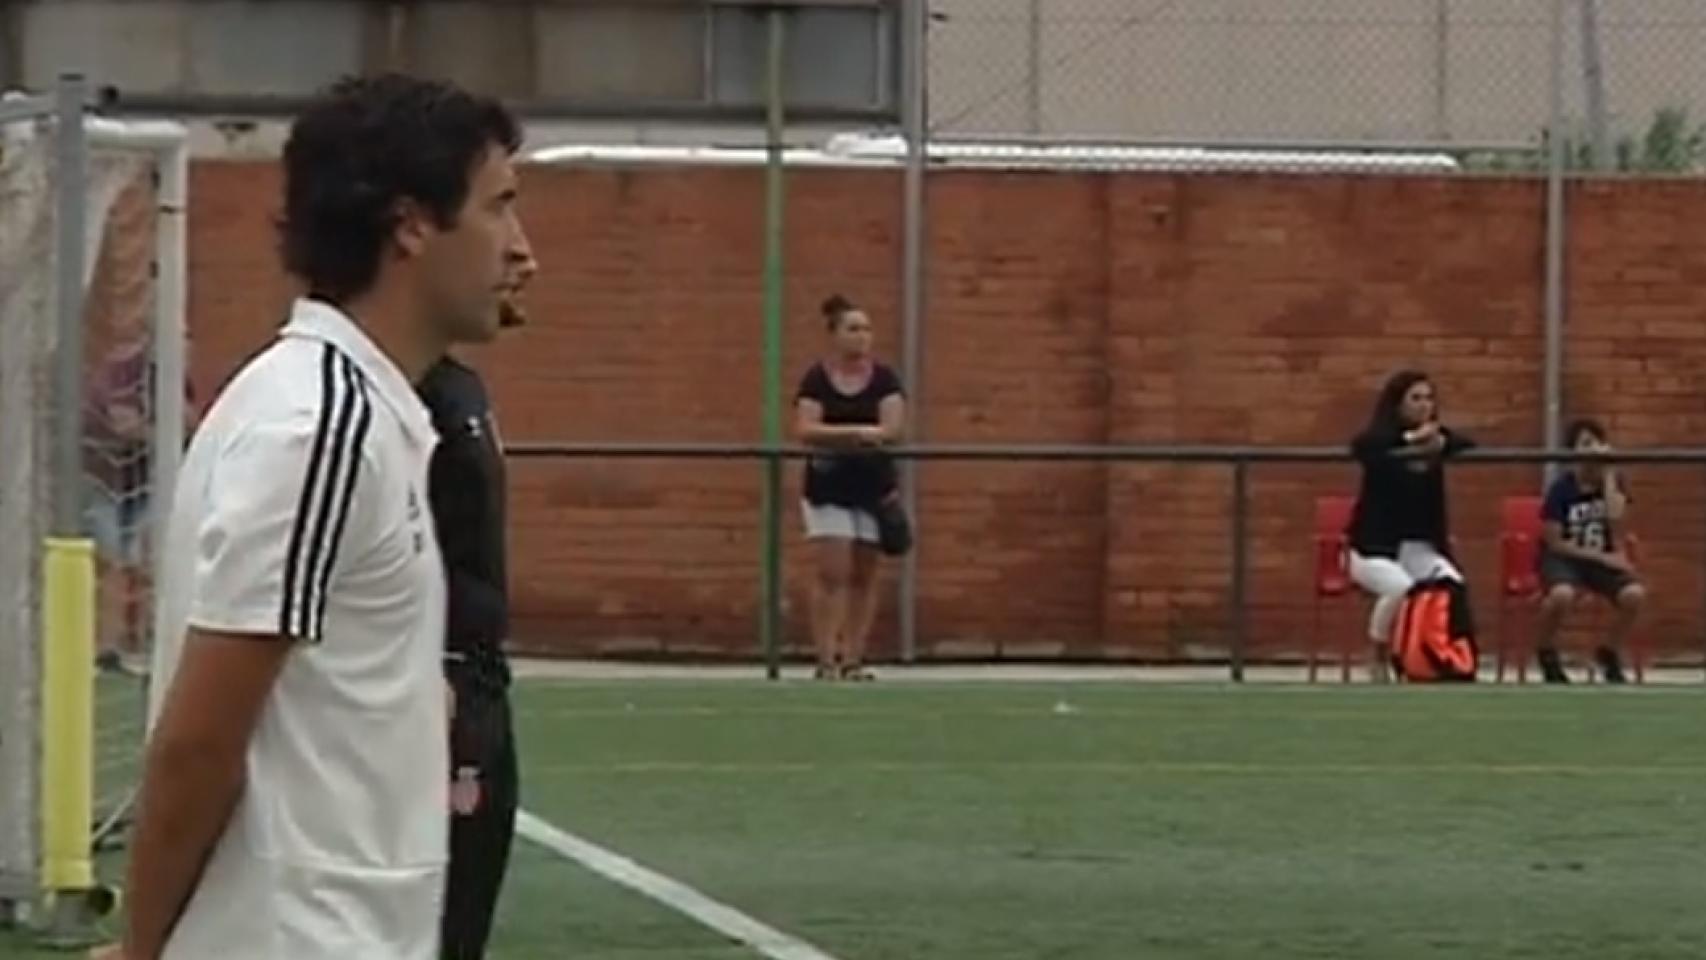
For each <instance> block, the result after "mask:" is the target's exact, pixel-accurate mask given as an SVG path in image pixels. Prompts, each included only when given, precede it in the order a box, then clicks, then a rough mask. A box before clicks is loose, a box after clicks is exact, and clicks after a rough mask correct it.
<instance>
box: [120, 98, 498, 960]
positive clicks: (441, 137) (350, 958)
mask: <svg viewBox="0 0 1706 960" xmlns="http://www.w3.org/2000/svg"><path fill="white" fill-rule="evenodd" d="M519 139H520V134H519V130H518V128H517V125H516V123H515V121H514V120H513V118H511V117H510V115H509V114H508V113H506V112H505V110H504V109H503V108H502V107H501V106H499V105H498V104H497V103H496V102H494V101H491V100H488V99H484V98H480V97H475V96H472V95H470V94H468V93H466V92H463V91H461V90H459V89H457V88H455V87H452V86H449V85H446V84H440V83H433V82H424V81H419V80H413V79H409V78H404V77H396V76H391V77H381V78H374V79H368V80H351V81H345V82H342V83H340V84H338V85H336V86H334V87H333V88H332V89H331V90H330V91H329V92H328V93H327V95H326V96H325V97H324V98H323V99H322V100H321V101H320V102H318V103H317V104H316V105H315V106H313V107H312V108H310V109H309V110H308V111H307V112H305V113H304V114H303V115H302V116H301V117H300V118H298V119H297V121H296V123H295V125H294V126H293V128H292V131H291V136H290V140H289V142H288V144H287V145H286V147H285V151H284V180H285V182H284V194H285V196H284V218H283V221H282V224H281V231H282V239H283V244H282V246H283V251H284V259H285V266H286V267H287V269H289V271H290V272H291V273H292V274H293V275H295V276H296V278H297V279H298V280H299V281H300V282H301V285H302V288H303V289H304V290H305V291H306V292H307V295H306V296H305V297H304V298H303V299H300V300H298V301H297V302H296V303H295V305H294V306H293V308H292V310H291V315H290V318H289V321H288V322H287V324H286V325H285V327H284V329H283V330H282V332H281V333H280V334H279V336H278V338H277V339H276V340H275V341H274V342H273V343H272V345H271V346H269V347H267V348H266V349H265V350H264V351H262V352H261V353H260V354H258V355H257V356H256V357H254V358H253V359H251V360H250V361H249V363H248V364H247V365H246V366H245V367H244V368H243V369H242V370H241V371H240V372H239V373H238V374H237V375H236V376H235V377H234V378H233V380H232V381H231V382H230V383H229V384H228V385H227V387H226V389H225V390H224V392H223V393H222V394H221V395H220V396H219V398H218V400H217V401H216V402H215V403H214V405H213V407H212V409H211V410H210V411H209V412H208V414H207V417H206V419H205V421H204V422H203V424H202V426H201V427H200V429H199V430H198V431H197V432H196V435H195V438H194V441H193V443H192V444H191V446H190V450H189V452H188V454H187V455H186V457H185V461H184V465H183V470H182V472H181V474H180V476H179V480H178V488H177V490H176V491H175V495H174V499H173V503H172V511H171V520H170V522H169V524H168V528H167V531H166V539H165V541H164V543H163V546H164V549H165V556H166V557H168V558H169V562H168V571H167V575H166V577H165V579H164V580H163V582H162V583H161V585H160V594H159V595H160V603H161V604H162V608H163V610H162V612H163V616H164V623H165V624H166V629H165V630H164V631H163V632H162V634H161V635H160V637H159V638H158V644H157V648H156V653H155V662H154V669H155V673H154V676H155V678H156V681H157V682H156V691H157V694H156V699H155V701H154V702H153V703H151V704H150V708H151V709H150V723H151V726H150V736H149V747H148V754H147V761H146V764H147V765H146V771H145V774H144V778H143V788H142V801H141V808H140V819H139V822H138V825H137V832H136V838H135V843H134V849H133V854H132V858H131V863H130V875H129V881H128V884H127V886H128V897H129V909H128V924H127V929H126V933H125V937H124V943H123V945H122V946H121V947H120V948H118V949H117V950H115V951H113V952H112V953H111V954H110V955H112V956H117V957H122V958H125V960H158V958H164V960H434V958H436V956H437V950H436V946H437V935H438V921H439V908H440V898H441V895H442V885H443V871H444V862H445V859H446V837H445V811H446V809H447V804H448V802H449V800H448V794H449V782H450V777H449V770H448V745H447V741H446V737H447V726H446V725H447V721H448V717H447V703H446V693H445V687H444V678H443V670H442V662H441V656H442V653H443V645H444V616H445V602H446V601H445V588H444V581H443V573H442V566H441V561H440V557H439V551H438V545H437V543H436V541H435V539H434V533H433V523H432V517H431V515H430V514H429V512H428V509H427V506H428V505H427V498H426V497H427V489H426V482H427V468H428V463H429V460H430V457H431V455H432V452H433V449H434V446H435V444H436V442H437V436H436V434H435V432H434V430H433V427H432V422H431V420H430V418H429V417H428V415H427V412H426V410H425V409H424V408H423V406H422V405H421V403H420V401H419V400H418V399H416V393H415V389H414V384H415V381H417V380H418V379H419V378H420V377H421V376H422V375H423V374H424V373H425V371H426V370H427V368H428V367H429V366H430V365H431V364H432V363H434V362H435V361H436V360H437V359H438V358H439V357H440V356H442V355H443V354H444V352H445V349H446V348H447V347H448V346H449V345H451V344H453V343H458V342H475V341H483V340H489V339H491V338H492V337H493V336H495V334H496V331H497V329H498V319H499V306H500V303H501V302H502V301H503V300H505V299H506V298H507V297H509V296H510V295H511V294H513V293H514V292H515V288H517V287H518V286H519V285H520V284H521V283H522V281H523V280H524V279H525V277H526V275H527V274H528V273H530V272H531V268H532V256H531V252H530V250H529V249H528V246H527V240H526V237H525V236H524V234H523V232H522V229H521V226H520V223H519V221H518V220H517V218H516V215H515V211H514V201H515V175H514V171H513V170H512V169H511V166H510V157H511V155H512V154H513V152H514V151H515V149H516V148H517V146H518V145H519Z"/></svg>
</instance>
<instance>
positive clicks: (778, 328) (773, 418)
mask: <svg viewBox="0 0 1706 960" xmlns="http://www.w3.org/2000/svg"><path fill="white" fill-rule="evenodd" d="M786 17H787V13H786V12H785V10H784V9H783V8H782V7H780V6H776V7H771V8H770V12H769V21H770V47H769V51H768V56H767V58H766V61H767V63H766V72H765V84H764V87H765V101H766V111H765V115H766V119H767V124H766V133H767V135H766V139H765V146H766V154H767V158H768V159H767V161H766V165H765V178H764V188H765V189H764V390H763V392H764V442H765V444H766V445H767V446H768V447H770V448H772V449H774V448H776V447H780V446H781V445H782V309H783V304H782V299H783V296H784V288H783V283H782V256H783V239H784V238H783V230H784V229H785V221H784V220H783V211H782V204H783V202H784V201H785V199H786V189H785V184H784V179H783V178H784V176H785V171H784V156H783V142H782V137H783V133H784V130H785V123H786V117H785V115H784V109H783V102H782V101H783V95H784V91H783V79H782V71H783V66H784V64H785V62H786V61H785V60H784V58H783V43H784V41H785V37H786V31H787V21H786V19H785V18H786ZM763 499H764V507H763V510H764V518H763V537H762V539H763V557H762V560H761V563H760V574H759V579H760V584H759V594H760V601H761V603H760V605H761V607H762V609H761V610H760V611H759V636H760V638H761V640H762V642H763V645H764V663H765V671H766V674H767V675H768V677H769V678H770V679H771V680H775V679H778V678H779V677H781V675H782V459H781V458H780V457H778V456H775V455H774V454H771V455H769V456H767V457H766V458H765V461H764V498H763Z"/></svg>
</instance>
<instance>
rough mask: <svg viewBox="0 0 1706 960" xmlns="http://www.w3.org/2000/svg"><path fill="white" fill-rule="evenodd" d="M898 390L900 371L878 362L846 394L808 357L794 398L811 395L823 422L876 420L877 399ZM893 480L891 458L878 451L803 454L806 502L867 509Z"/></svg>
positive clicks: (872, 422)
mask: <svg viewBox="0 0 1706 960" xmlns="http://www.w3.org/2000/svg"><path fill="white" fill-rule="evenodd" d="M902 392H903V391H902V390H901V386H900V377H898V376H896V375H895V372H894V371H893V370H891V369H889V368H888V367H886V366H884V365H882V364H880V363H879V364H876V365H875V366H874V367H873V368H872V370H871V378H870V380H868V381H867V382H866V383H865V388H864V389H863V390H860V391H859V392H858V393H852V394H848V393H842V392H841V391H840V390H837V389H836V388H835V384H834V383H833V382H832V381H831V380H830V377H829V371H827V370H825V369H824V366H823V364H821V363H814V364H812V367H811V369H810V370H807V371H806V375H805V376H804V377H803V378H801V380H800V389H799V391H798V392H797V393H795V394H794V399H795V401H796V402H798V401H800V400H815V401H817V403H818V404H819V405H820V406H822V407H823V422H824V423H825V424H827V425H830V426H851V425H858V424H864V425H869V426H876V425H877V424H879V423H881V422H882V411H881V407H882V403H883V401H884V400H885V399H887V398H888V397H892V396H897V395H900V394H901V393H902ZM897 482H898V481H897V478H896V475H895V468H894V458H893V457H891V456H889V455H888V454H886V453H883V452H881V451H867V450H826V451H823V452H821V453H816V454H813V455H812V456H811V457H810V458H808V459H807V460H806V482H805V488H806V489H805V495H806V502H808V503H814V504H820V505H821V504H830V505H834V506H838V507H850V508H854V509H860V510H869V509H871V508H872V507H875V506H876V505H877V504H878V503H881V502H882V500H883V498H884V497H887V496H888V495H889V494H890V493H892V492H893V491H894V488H895V485H896V483H897Z"/></svg>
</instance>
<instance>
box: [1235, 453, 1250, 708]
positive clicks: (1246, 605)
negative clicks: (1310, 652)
mask: <svg viewBox="0 0 1706 960" xmlns="http://www.w3.org/2000/svg"><path fill="white" fill-rule="evenodd" d="M1249 526H1250V465H1249V464H1248V463H1247V462H1245V461H1243V460H1239V461H1237V462H1235V463H1233V464H1232V682H1233V683H1243V682H1244V651H1245V649H1246V645H1247V644H1248V643H1249V640H1250V545H1249V542H1248V541H1249V536H1248V533H1249Z"/></svg>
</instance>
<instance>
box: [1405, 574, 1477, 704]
mask: <svg viewBox="0 0 1706 960" xmlns="http://www.w3.org/2000/svg"><path fill="white" fill-rule="evenodd" d="M1479 663H1480V650H1479V648H1478V647H1477V646H1476V644H1475V617H1474V613H1473V611H1472V609H1471V608H1470V606H1469V590H1468V588H1466V587H1465V586H1464V585H1463V584H1461V583H1459V582H1458V581H1456V580H1450V579H1443V578H1442V579H1437V580H1426V581H1423V582H1421V583H1418V584H1416V585H1415V586H1414V587H1411V588H1410V593H1409V595H1408V596H1406V597H1405V598H1404V603H1403V606H1401V607H1400V608H1399V610H1398V617H1397V620H1396V622H1395V623H1394V624H1393V627H1392V669H1393V670H1394V671H1396V672H1397V674H1398V676H1400V677H1402V678H1403V679H1405V680H1407V681H1409V682H1411V683H1442V682H1443V683H1449V682H1457V683H1465V682H1471V681H1473V680H1474V679H1475V671H1476V668H1477V667H1478V666H1479Z"/></svg>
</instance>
